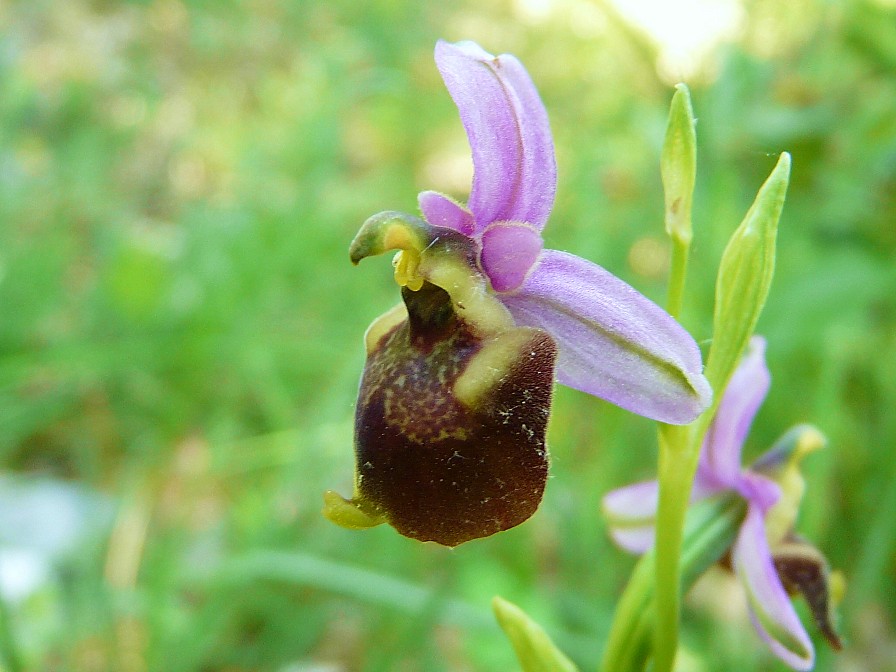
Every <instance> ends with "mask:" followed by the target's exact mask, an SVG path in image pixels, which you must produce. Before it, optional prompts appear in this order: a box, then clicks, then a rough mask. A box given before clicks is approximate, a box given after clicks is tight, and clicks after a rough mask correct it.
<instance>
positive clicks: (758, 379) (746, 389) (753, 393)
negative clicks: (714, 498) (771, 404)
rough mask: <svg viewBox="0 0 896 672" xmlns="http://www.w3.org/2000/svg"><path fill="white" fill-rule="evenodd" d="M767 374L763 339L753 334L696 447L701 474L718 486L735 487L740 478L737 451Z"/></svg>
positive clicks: (762, 395)
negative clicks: (700, 441)
mask: <svg viewBox="0 0 896 672" xmlns="http://www.w3.org/2000/svg"><path fill="white" fill-rule="evenodd" d="M770 381H771V378H770V376H769V372H768V367H767V366H766V364H765V339H764V338H762V337H760V336H754V337H753V338H752V339H751V340H750V345H749V349H748V352H747V354H746V355H745V356H744V358H743V359H742V360H741V362H740V364H739V365H738V367H737V369H736V370H735V371H734V374H733V375H732V376H731V380H730V381H729V382H728V387H727V388H725V393H724V395H723V396H722V400H721V401H720V402H719V409H718V411H717V412H716V416H715V418H714V419H713V422H712V425H710V427H709V431H708V432H707V433H706V438H705V439H704V440H703V448H702V450H701V451H700V472H701V474H702V475H701V478H703V479H706V480H712V479H715V480H716V481H717V483H718V484H719V485H720V486H723V487H736V484H737V483H738V481H739V479H740V473H741V463H740V453H741V448H742V447H743V445H744V441H745V439H746V438H747V433H748V432H749V431H750V425H752V424H753V418H754V417H755V416H756V412H757V411H758V410H759V407H760V406H761V405H762V402H763V401H764V400H765V395H766V394H767V393H768V388H769V384H770Z"/></svg>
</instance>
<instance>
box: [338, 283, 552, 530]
mask: <svg viewBox="0 0 896 672" xmlns="http://www.w3.org/2000/svg"><path fill="white" fill-rule="evenodd" d="M402 297H403V299H404V301H405V305H406V308H407V319H399V318H400V314H396V313H395V312H394V311H393V313H389V314H387V315H385V316H384V317H383V318H381V319H380V322H379V323H374V325H372V327H371V330H370V331H369V332H368V359H367V364H366V366H365V369H364V376H363V379H362V381H361V388H360V393H359V398H358V407H357V413H356V417H355V450H356V457H357V475H356V494H355V498H354V503H355V505H356V506H358V507H359V508H361V509H363V510H365V511H367V512H369V514H370V515H372V516H379V517H382V518H384V519H385V520H386V521H388V522H389V523H390V524H391V525H392V526H393V527H395V529H397V530H398V531H399V532H400V533H401V534H403V535H405V536H408V537H411V538H413V539H419V540H421V541H435V542H438V543H440V544H444V545H445V546H456V545H458V544H461V543H463V542H465V541H469V540H471V539H476V538H479V537H485V536H488V535H491V534H494V533H496V532H500V531H501V530H506V529H508V528H510V527H513V526H515V525H518V524H520V523H522V522H523V521H525V520H526V519H527V518H529V517H530V516H531V515H532V514H533V513H534V512H535V510H536V509H537V508H538V505H539V503H540V502H541V498H542V494H543V492H544V487H545V482H546V479H547V473H548V451H547V446H546V444H545V431H546V427H547V421H548V415H549V412H550V405H551V393H552V386H553V377H554V361H555V359H556V355H557V348H556V345H555V343H554V341H553V339H552V338H551V337H550V336H549V335H548V334H547V333H546V332H544V331H541V330H539V329H531V328H525V327H510V328H508V329H505V330H502V331H500V332H499V333H497V334H494V333H488V334H487V335H483V334H482V330H481V329H479V328H478V327H477V325H476V324H473V323H471V322H468V321H467V320H466V319H465V318H464V317H461V316H459V315H458V312H459V311H456V310H455V306H454V304H452V301H451V298H450V297H449V295H448V293H447V292H446V291H445V290H443V289H441V288H440V287H437V286H436V285H433V284H431V283H429V282H425V283H424V284H423V286H422V287H421V288H420V289H419V290H418V291H411V290H409V289H407V288H404V289H403V290H402Z"/></svg>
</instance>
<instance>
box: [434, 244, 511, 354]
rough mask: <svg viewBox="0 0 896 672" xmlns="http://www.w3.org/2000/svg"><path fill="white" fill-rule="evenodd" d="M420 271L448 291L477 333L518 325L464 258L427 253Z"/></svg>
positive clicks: (482, 334) (495, 332) (497, 331)
mask: <svg viewBox="0 0 896 672" xmlns="http://www.w3.org/2000/svg"><path fill="white" fill-rule="evenodd" d="M420 275H422V276H423V277H425V278H426V279H427V280H429V281H430V282H431V283H432V284H434V285H436V286H438V287H441V288H442V289H444V290H445V291H446V292H448V295H449V296H450V297H451V303H452V305H453V306H454V311H455V312H456V313H457V315H458V317H460V318H461V319H463V320H464V321H465V322H466V323H467V324H468V325H469V326H470V328H471V329H472V330H473V331H474V332H475V333H476V335H477V336H480V337H488V336H496V335H498V334H500V333H503V332H505V331H508V330H509V329H512V328H513V327H514V322H513V317H512V316H511V315H510V311H508V310H507V308H505V307H504V305H503V304H502V303H501V302H500V301H499V300H498V299H497V297H495V296H494V295H493V294H491V293H489V291H488V290H487V289H486V286H485V279H484V278H483V277H482V276H481V275H480V274H479V273H477V272H476V271H474V270H473V269H471V268H470V267H469V266H467V265H466V263H464V262H463V261H462V260H461V259H457V258H453V257H451V256H448V255H447V254H425V255H424V256H423V257H422V259H421V264H420Z"/></svg>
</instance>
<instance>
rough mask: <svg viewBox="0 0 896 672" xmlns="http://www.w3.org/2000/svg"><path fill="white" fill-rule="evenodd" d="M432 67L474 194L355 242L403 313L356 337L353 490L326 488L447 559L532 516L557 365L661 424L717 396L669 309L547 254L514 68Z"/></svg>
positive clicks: (426, 203)
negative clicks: (390, 274) (454, 112)
mask: <svg viewBox="0 0 896 672" xmlns="http://www.w3.org/2000/svg"><path fill="white" fill-rule="evenodd" d="M435 60H436V64H437V66H438V69H439V71H440V73H441V75H442V78H443V79H444V81H445V84H446V86H447V87H448V91H449V93H450V94H451V96H452V98H453V99H454V102H455V104H456V105H457V107H458V109H459V111H460V116H461V120H462V122H463V125H464V127H465V129H466V132H467V136H468V138H469V141H470V146H471V148H472V154H473V168H474V176H473V185H472V188H471V191H470V198H469V202H468V203H467V205H466V206H464V205H461V204H460V203H458V202H456V201H454V200H453V199H451V198H449V197H448V196H445V195H443V194H440V193H437V192H434V191H424V192H423V193H421V194H420V196H419V207H420V210H421V211H422V214H423V217H424V219H420V218H418V217H415V216H412V215H407V214H403V213H398V212H384V213H380V214H379V215H375V216H373V217H371V218H370V219H368V220H367V222H365V223H364V225H363V226H362V228H361V230H360V231H359V233H358V235H357V236H356V238H355V240H354V241H353V242H352V245H351V250H350V253H351V259H352V262H354V263H358V262H359V261H360V260H361V259H363V258H365V257H368V256H371V255H375V254H381V253H383V252H386V251H388V250H398V251H399V252H398V254H397V255H396V257H395V260H394V262H393V263H394V266H395V279H396V281H397V283H398V284H399V285H400V286H401V288H402V289H401V293H402V298H403V301H404V305H399V306H397V307H396V308H395V309H393V310H392V311H390V312H388V313H386V314H385V315H384V316H382V317H381V318H379V319H378V320H377V321H375V322H374V323H373V324H372V325H371V327H370V328H369V329H368V332H367V335H366V345H367V355H368V359H367V364H366V367H365V372H364V376H363V379H362V382H361V389H360V393H359V400H358V406H357V412H356V420H355V450H356V464H357V469H356V476H355V495H354V497H353V498H352V500H344V499H342V498H340V497H339V496H338V495H336V494H335V493H327V495H325V498H326V506H325V510H324V511H325V514H326V515H327V516H328V517H329V518H330V519H331V520H333V521H334V522H337V523H339V524H342V525H344V526H348V527H368V526H370V525H373V524H377V523H379V522H389V523H390V524H391V525H392V526H393V527H395V528H396V529H397V530H398V531H399V532H400V533H402V534H404V535H406V536H409V537H412V538H416V539H420V540H433V541H437V542H439V543H442V544H445V545H449V546H453V545H456V544H459V543H462V542H464V541H467V540H469V539H475V538H478V537H483V536H487V535H490V534H494V533H495V532H498V531H500V530H504V529H507V528H509V527H512V526H514V525H517V524H519V523H521V522H523V521H524V520H526V519H527V518H528V517H529V516H531V515H532V514H533V513H534V511H535V509H536V508H537V507H538V504H539V502H540V501H541V497H542V493H543V490H544V485H545V480H546V477H547V464H548V455H547V447H546V444H545V430H546V426H547V420H548V415H549V411H550V404H551V393H552V386H553V382H554V376H555V370H556V378H557V380H558V381H559V382H560V383H562V384H564V385H568V386H570V387H573V388H575V389H578V390H582V391H584V392H586V393H588V394H592V395H595V396H598V397H601V398H603V399H606V400H608V401H610V402H612V403H614V404H617V405H619V406H621V407H623V408H625V409H628V410H630V411H633V412H635V413H639V414H641V415H645V416H647V417H649V418H653V419H656V420H661V421H663V422H667V423H676V424H684V423H688V422H691V421H692V420H694V419H695V418H696V417H697V416H698V415H699V414H700V413H701V412H702V411H703V410H704V409H705V408H707V406H708V405H709V403H710V401H711V396H712V393H711V390H710V387H709V384H708V382H707V381H706V379H705V378H704V377H703V374H702V360H701V356H700V351H699V349H698V348H697V345H696V343H695V342H694V340H693V338H692V337H691V336H690V335H689V334H688V333H687V332H686V331H685V330H684V329H683V328H682V327H681V326H680V325H679V324H678V323H677V322H676V321H675V320H674V319H673V318H672V317H671V316H670V315H669V314H668V313H666V312H665V311H664V310H663V309H662V308H660V307H659V306H657V305H656V304H654V303H652V302H651V301H650V300H648V299H647V298H645V297H644V296H642V295H641V294H639V293H638V292H637V291H636V290H634V289H633V288H632V287H630V286H629V285H627V284H626V283H624V282H623V281H621V280H619V279H618V278H616V277H614V276H613V275H612V274H610V273H609V272H607V271H606V270H604V269H602V268H601V267H599V266H596V265H595V264H593V263H591V262H589V261H586V260H585V259H582V258H580V257H577V256H574V255H572V254H568V253H566V252H560V251H555V250H545V249H543V242H542V237H541V230H542V228H543V227H544V225H545V223H546V222H547V219H548V216H549V214H550V212H551V208H552V206H553V202H554V193H555V190H556V185H557V168H556V162H555V159H554V147H553V141H552V138H551V131H550V126H549V123H548V117H547V113H546V111H545V109H544V106H543V104H542V102H541V100H540V98H539V96H538V92H537V91H536V89H535V86H534V85H533V83H532V81H531V79H530V78H529V76H528V74H527V73H526V71H525V69H524V68H523V66H522V64H520V62H519V61H518V60H517V59H516V58H514V57H513V56H510V55H506V54H505V55H501V56H498V57H494V56H492V55H491V54H488V53H486V52H485V51H484V50H483V49H481V48H480V47H479V46H478V45H476V44H474V43H472V42H461V43H458V44H448V43H446V42H439V43H438V44H437V45H436V49H435Z"/></svg>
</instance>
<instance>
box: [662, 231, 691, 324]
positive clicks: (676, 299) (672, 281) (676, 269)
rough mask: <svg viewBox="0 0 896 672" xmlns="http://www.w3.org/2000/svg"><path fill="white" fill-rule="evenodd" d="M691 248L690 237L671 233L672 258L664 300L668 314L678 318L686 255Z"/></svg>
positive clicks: (686, 262)
mask: <svg viewBox="0 0 896 672" xmlns="http://www.w3.org/2000/svg"><path fill="white" fill-rule="evenodd" d="M690 249H691V241H690V239H683V238H682V237H681V236H678V235H674V234H673V235H672V258H671V260H670V265H671V267H670V270H669V296H668V298H667V300H666V310H667V311H668V312H669V314H670V315H671V316H672V317H674V318H676V319H677V318H678V317H679V315H680V314H681V305H682V303H683V301H684V285H685V278H686V277H687V272H688V255H689V253H690Z"/></svg>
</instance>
